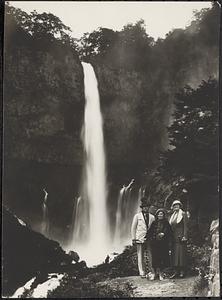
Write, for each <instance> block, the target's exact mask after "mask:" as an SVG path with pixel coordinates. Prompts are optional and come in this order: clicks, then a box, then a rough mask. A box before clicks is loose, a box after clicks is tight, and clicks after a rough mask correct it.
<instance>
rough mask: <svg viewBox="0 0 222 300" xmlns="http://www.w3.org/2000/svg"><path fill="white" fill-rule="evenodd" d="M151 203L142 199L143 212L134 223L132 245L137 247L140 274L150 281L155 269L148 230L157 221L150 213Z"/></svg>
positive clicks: (135, 218)
mask: <svg viewBox="0 0 222 300" xmlns="http://www.w3.org/2000/svg"><path fill="white" fill-rule="evenodd" d="M149 207H150V203H148V200H147V198H145V197H143V198H141V204H140V208H141V212H139V213H137V214H136V215H135V216H134V218H133V222H132V227H131V235H132V243H133V245H136V246H137V258H138V269H139V274H140V276H141V277H142V278H146V277H148V278H149V279H151V280H153V279H154V274H153V269H152V253H151V245H150V241H149V236H148V235H149V233H148V230H149V228H150V226H151V224H152V223H153V221H154V220H155V218H154V216H153V215H152V214H150V213H149ZM145 252H146V253H147V257H148V262H147V267H148V271H149V273H148V274H147V272H146V265H145Z"/></svg>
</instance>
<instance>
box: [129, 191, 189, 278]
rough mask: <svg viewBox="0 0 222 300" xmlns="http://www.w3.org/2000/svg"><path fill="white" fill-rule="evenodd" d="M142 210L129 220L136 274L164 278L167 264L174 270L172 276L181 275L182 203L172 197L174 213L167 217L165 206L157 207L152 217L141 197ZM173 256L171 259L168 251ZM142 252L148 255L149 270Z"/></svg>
mask: <svg viewBox="0 0 222 300" xmlns="http://www.w3.org/2000/svg"><path fill="white" fill-rule="evenodd" d="M140 207H141V212H139V213H137V214H136V215H135V216H134V218H133V222H132V227H131V235H132V241H133V244H134V245H135V244H136V246H137V258H138V269H139V274H140V276H141V277H142V278H145V277H148V278H149V279H151V280H153V279H154V277H159V279H160V280H162V279H163V274H162V271H163V269H165V268H167V267H169V266H170V265H171V266H172V267H173V268H174V270H175V272H174V274H173V275H172V276H171V278H175V277H176V276H179V277H181V278H182V277H184V274H185V266H186V241H187V215H186V213H185V212H184V211H183V210H182V203H181V202H180V201H179V200H175V201H174V202H173V204H172V207H171V208H172V210H173V213H172V215H171V217H170V219H169V221H168V220H167V217H166V212H165V210H164V209H162V208H161V209H158V210H157V211H156V213H155V217H154V216H153V215H152V214H150V213H149V207H150V203H149V202H148V200H147V199H146V198H145V197H143V198H142V199H141V206H140ZM171 249H172V259H171V262H170V254H171V253H170V252H171ZM145 252H147V256H148V264H147V265H148V270H149V273H148V274H147V272H146V266H145V257H144V256H145Z"/></svg>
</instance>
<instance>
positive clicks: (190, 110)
mask: <svg viewBox="0 0 222 300" xmlns="http://www.w3.org/2000/svg"><path fill="white" fill-rule="evenodd" d="M173 117H174V122H173V123H172V124H171V126H170V127H168V133H169V139H170V149H169V150H168V151H166V152H164V153H163V154H162V156H161V159H160V166H159V168H158V170H157V171H156V172H154V173H152V174H151V175H150V179H149V181H148V185H149V186H150V188H149V191H148V194H149V195H150V197H151V198H152V200H153V202H154V204H155V205H156V206H165V207H167V208H168V209H169V208H170V205H171V203H172V201H173V200H174V199H180V200H182V202H183V204H184V209H185V210H188V211H190V212H191V220H190V233H191V237H192V239H193V241H194V242H196V243H198V241H199V242H200V241H201V236H202V237H204V235H205V234H206V232H207V231H208V228H209V222H210V220H211V219H212V218H215V217H216V216H217V214H218V206H219V198H218V138H219V136H218V134H219V133H218V122H219V120H218V82H217V81H216V80H212V79H210V80H209V81H207V82H206V81H203V82H202V83H201V85H200V86H199V87H198V88H197V89H193V88H191V87H190V86H186V87H185V88H184V89H183V90H181V91H180V92H179V93H178V94H177V97H176V101H175V110H174V114H173ZM203 217H204V219H203ZM203 224H205V226H204V228H203V227H201V226H202V225H203ZM198 229H199V230H198Z"/></svg>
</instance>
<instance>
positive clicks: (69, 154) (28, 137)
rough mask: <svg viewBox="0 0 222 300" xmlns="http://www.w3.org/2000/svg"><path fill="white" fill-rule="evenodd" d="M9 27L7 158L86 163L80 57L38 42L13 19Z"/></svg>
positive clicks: (7, 48)
mask: <svg viewBox="0 0 222 300" xmlns="http://www.w3.org/2000/svg"><path fill="white" fill-rule="evenodd" d="M7 21H8V22H7ZM5 28H6V32H5V36H6V40H5V73H4V74H5V76H4V126H5V157H6V158H10V159H11V158H16V159H25V160H34V161H38V162H45V163H58V164H60V163H61V164H64V163H65V164H67V163H68V164H72V163H75V164H80V163H81V155H82V151H81V141H80V129H81V126H82V118H83V111H84V90H83V71H82V66H81V63H80V60H79V58H78V56H77V54H76V53H75V52H74V51H73V50H71V49H70V48H68V47H65V46H63V45H62V44H61V43H58V42H56V41H55V42H50V41H47V40H44V39H42V40H35V39H34V38H32V36H29V35H28V34H27V33H26V32H24V31H23V30H22V29H21V28H18V27H16V26H15V25H13V24H12V21H11V22H10V20H7V19H6V26H5Z"/></svg>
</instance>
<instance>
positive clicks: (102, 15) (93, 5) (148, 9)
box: [10, 1, 211, 39]
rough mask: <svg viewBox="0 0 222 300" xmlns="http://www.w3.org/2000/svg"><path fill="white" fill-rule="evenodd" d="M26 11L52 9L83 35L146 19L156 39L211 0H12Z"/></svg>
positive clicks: (185, 22)
mask: <svg viewBox="0 0 222 300" xmlns="http://www.w3.org/2000/svg"><path fill="white" fill-rule="evenodd" d="M10 4H11V5H13V6H14V7H18V8H21V9H22V10H24V11H26V12H31V11H33V10H34V9H35V10H36V11H37V12H39V13H42V12H51V13H53V14H54V15H56V16H58V17H59V18H60V19H61V21H62V22H63V23H64V24H65V25H67V26H69V27H70V28H71V29H72V31H73V34H72V35H73V36H74V37H76V38H80V37H81V36H82V35H83V33H85V32H91V31H93V30H95V29H97V28H98V27H106V28H110V29H113V30H121V29H122V28H123V26H124V25H126V24H127V23H135V22H136V21H138V20H139V19H144V20H145V23H146V30H147V33H148V34H149V35H151V36H152V37H154V38H155V39H157V38H158V37H161V38H164V37H165V34H166V33H168V32H169V31H170V30H172V29H174V28H185V27H186V26H187V25H189V23H190V21H191V20H192V16H193V10H201V9H202V8H207V7H211V2H210V1H206V2H205V1H202V2H201V1H199V2H192V1H187V2H179V1H177V2H170V1H167V2H162V1H161V2H154V1H152V2H145V1H144V2H143V1H133V2H127V1H92V2H90V1H57V2H56V1H26V2H25V1H24V2H23V1H10Z"/></svg>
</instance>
